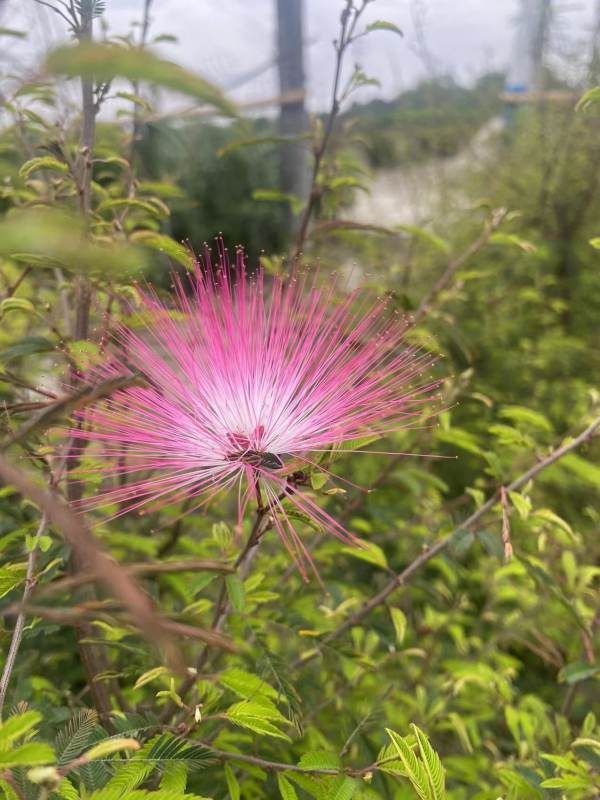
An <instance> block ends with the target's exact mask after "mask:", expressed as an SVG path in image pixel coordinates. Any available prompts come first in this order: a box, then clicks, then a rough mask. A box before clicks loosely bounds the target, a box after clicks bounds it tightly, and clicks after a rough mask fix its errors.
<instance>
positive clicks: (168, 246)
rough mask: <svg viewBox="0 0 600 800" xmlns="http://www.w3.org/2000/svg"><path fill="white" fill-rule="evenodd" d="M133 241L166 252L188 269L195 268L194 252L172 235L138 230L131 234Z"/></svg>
mask: <svg viewBox="0 0 600 800" xmlns="http://www.w3.org/2000/svg"><path fill="white" fill-rule="evenodd" d="M131 241H132V242H136V243H139V244H141V245H143V246H144V247H150V248H151V249H152V250H158V252H159V253H164V254H165V255H166V256H168V257H169V258H172V259H173V261H176V262H177V263H178V264H181V266H182V267H185V268H186V269H190V270H191V269H193V268H194V263H195V259H194V255H193V253H191V252H190V251H189V250H188V249H187V247H184V246H183V245H182V244H180V243H179V242H176V241H175V239H171V237H170V236H166V235H165V234H162V233H154V231H136V232H135V233H133V234H132V235H131Z"/></svg>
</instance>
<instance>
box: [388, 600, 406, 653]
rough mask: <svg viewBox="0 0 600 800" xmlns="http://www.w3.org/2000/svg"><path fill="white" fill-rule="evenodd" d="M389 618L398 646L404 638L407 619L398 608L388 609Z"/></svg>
mask: <svg viewBox="0 0 600 800" xmlns="http://www.w3.org/2000/svg"><path fill="white" fill-rule="evenodd" d="M390 617H391V618H392V625H393V626H394V631H395V633H396V641H397V642H398V644H402V643H403V642H404V637H405V636H406V628H407V624H408V622H407V619H406V614H405V613H404V611H402V609H400V608H390Z"/></svg>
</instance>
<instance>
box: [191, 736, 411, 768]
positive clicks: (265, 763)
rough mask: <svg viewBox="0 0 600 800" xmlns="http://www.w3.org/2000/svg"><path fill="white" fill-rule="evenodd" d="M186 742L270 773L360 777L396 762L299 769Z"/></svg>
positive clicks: (209, 745)
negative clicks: (337, 767) (364, 765)
mask: <svg viewBox="0 0 600 800" xmlns="http://www.w3.org/2000/svg"><path fill="white" fill-rule="evenodd" d="M186 741H189V742H190V744H194V745H196V746H198V745H200V746H201V747H205V748H206V749H207V750H209V751H210V752H211V753H212V754H213V755H214V756H215V757H216V758H218V759H220V760H222V761H239V762H240V763H243V764H253V765H254V766H256V767H261V768H262V769H266V770H268V771H270V772H298V773H304V774H305V775H352V776H356V777H361V776H364V775H366V774H367V773H369V772H372V771H373V770H376V769H378V768H379V767H381V766H383V765H384V764H386V763H388V762H391V761H396V760H397V758H398V757H397V756H389V757H387V758H384V759H381V761H377V762H375V763H373V764H369V765H368V766H366V767H358V768H354V767H341V768H339V769H326V768H316V767H300V766H298V764H284V763H282V762H281V761H269V760H268V759H265V758H260V757H259V756H248V755H245V754H243V753H233V752H231V751H229V750H219V749H218V748H217V747H213V746H212V745H211V744H208V743H207V742H203V741H201V740H198V739H188V740H186Z"/></svg>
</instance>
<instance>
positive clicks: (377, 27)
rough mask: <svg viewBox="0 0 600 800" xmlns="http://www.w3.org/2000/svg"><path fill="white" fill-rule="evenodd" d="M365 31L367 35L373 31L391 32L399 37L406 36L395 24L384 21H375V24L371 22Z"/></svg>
mask: <svg viewBox="0 0 600 800" xmlns="http://www.w3.org/2000/svg"><path fill="white" fill-rule="evenodd" d="M365 31H366V32H367V33H371V31H391V33H397V34H398V36H404V34H403V33H402V30H401V29H400V28H399V27H398V26H397V25H394V23H393V22H387V21H386V20H384V19H378V20H375V22H370V23H369V24H368V25H367V27H366V28H365Z"/></svg>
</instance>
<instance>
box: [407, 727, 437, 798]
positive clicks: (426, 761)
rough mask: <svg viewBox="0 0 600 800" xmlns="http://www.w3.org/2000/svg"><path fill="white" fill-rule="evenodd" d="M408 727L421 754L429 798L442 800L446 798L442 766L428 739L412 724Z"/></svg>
mask: <svg viewBox="0 0 600 800" xmlns="http://www.w3.org/2000/svg"><path fill="white" fill-rule="evenodd" d="M410 727H411V728H412V730H413V733H414V735H415V738H416V740H417V745H418V746H419V752H420V753H421V760H422V762H423V766H424V767H425V771H426V772H427V776H428V778H429V783H430V785H431V789H432V792H431V798H432V800H444V798H445V796H446V788H445V778H444V768H443V766H442V762H441V761H440V757H439V756H438V754H437V753H436V752H435V750H434V749H433V747H432V746H431V744H430V743H429V739H428V738H427V736H425V734H424V733H423V731H422V730H421V729H420V728H418V727H417V726H416V725H414V724H411V726H410Z"/></svg>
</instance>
